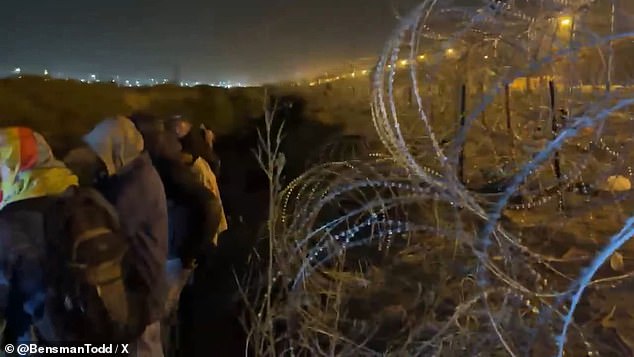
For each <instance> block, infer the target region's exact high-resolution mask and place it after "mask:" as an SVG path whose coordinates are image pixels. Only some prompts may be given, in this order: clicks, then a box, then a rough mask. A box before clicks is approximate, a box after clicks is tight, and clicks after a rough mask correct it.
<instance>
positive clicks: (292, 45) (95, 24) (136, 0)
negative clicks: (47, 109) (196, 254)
mask: <svg viewBox="0 0 634 357" xmlns="http://www.w3.org/2000/svg"><path fill="white" fill-rule="evenodd" d="M415 3H416V1H415V0H179V1H175V0H109V1H96V0H4V1H2V8H1V10H0V32H1V33H2V34H3V36H0V74H2V75H6V74H7V73H9V72H10V71H11V70H12V69H13V68H15V67H20V68H22V70H23V72H32V73H41V72H42V71H43V70H44V69H45V68H46V69H48V70H49V72H50V73H51V74H53V75H56V74H58V73H62V74H63V75H65V76H71V77H78V76H85V75H87V74H88V73H97V74H98V75H99V76H100V77H101V78H107V77H110V78H112V77H114V76H115V75H120V76H121V77H126V78H130V79H132V78H150V77H155V78H172V77H173V73H174V68H175V65H180V67H181V78H182V79H183V80H187V81H201V82H211V81H219V80H232V81H246V82H251V83H259V82H263V81H272V80H278V79H286V78H292V77H295V76H306V75H309V74H311V75H312V74H314V73H317V72H321V71H323V70H325V69H328V68H331V67H335V66H341V65H343V64H344V63H345V61H347V60H352V59H356V58H360V57H366V56H374V55H376V54H378V53H379V51H380V50H381V48H382V46H383V43H384V41H385V39H386V38H387V36H388V35H389V33H390V31H391V30H392V28H393V26H394V25H395V23H396V18H395V11H394V10H393V8H397V9H399V11H401V12H405V11H406V10H407V9H409V8H411V6H412V5H413V4H415Z"/></svg>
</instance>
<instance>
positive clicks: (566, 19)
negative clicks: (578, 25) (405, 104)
mask: <svg viewBox="0 0 634 357" xmlns="http://www.w3.org/2000/svg"><path fill="white" fill-rule="evenodd" d="M559 25H561V27H570V26H571V25H572V18H570V17H568V16H565V17H562V18H560V19H559Z"/></svg>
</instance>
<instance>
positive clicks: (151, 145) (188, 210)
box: [135, 122, 222, 267]
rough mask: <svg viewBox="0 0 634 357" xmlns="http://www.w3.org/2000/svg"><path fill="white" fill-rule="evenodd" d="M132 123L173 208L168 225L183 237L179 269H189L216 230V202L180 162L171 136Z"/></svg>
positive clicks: (178, 253) (217, 216)
mask: <svg viewBox="0 0 634 357" xmlns="http://www.w3.org/2000/svg"><path fill="white" fill-rule="evenodd" d="M135 124H136V125H137V128H138V129H139V130H140V131H141V134H142V135H143V138H144V141H145V147H146V150H147V151H148V153H149V154H150V156H151V158H152V163H153V164H154V167H155V168H156V170H157V171H158V173H159V175H160V177H161V180H162V181H163V186H164V187H165V194H166V196H167V199H168V201H171V202H173V204H174V206H175V209H173V210H170V219H171V220H172V222H171V223H170V226H172V227H178V230H179V231H180V233H179V237H182V238H183V241H182V243H181V244H178V245H177V246H176V247H177V249H178V251H177V252H176V255H177V256H178V257H180V259H181V261H182V263H183V266H185V267H190V266H191V264H192V263H193V261H194V260H195V259H196V258H198V257H199V255H200V254H201V252H202V251H203V249H204V247H205V245H210V244H211V239H212V237H213V236H214V235H215V233H216V232H217V231H218V226H219V224H220V215H221V212H222V208H221V205H220V200H219V198H218V197H215V196H214V194H213V193H212V192H210V191H209V190H208V189H207V188H206V187H205V186H204V185H203V184H202V183H201V182H199V181H198V180H197V178H196V176H195V175H194V173H193V172H192V171H191V168H190V167H188V166H187V165H185V164H184V163H183V162H182V161H181V145H180V144H179V142H178V138H177V137H176V135H175V134H173V133H171V132H167V131H164V130H157V129H152V128H156V127H153V126H151V125H140V124H139V123H138V122H135ZM172 213H173V214H172ZM172 218H174V219H172Z"/></svg>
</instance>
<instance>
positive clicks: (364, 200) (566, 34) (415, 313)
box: [244, 0, 634, 356]
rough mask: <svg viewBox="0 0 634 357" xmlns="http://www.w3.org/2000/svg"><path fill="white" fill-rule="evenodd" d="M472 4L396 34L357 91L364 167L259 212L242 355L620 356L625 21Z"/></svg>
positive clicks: (633, 100)
mask: <svg viewBox="0 0 634 357" xmlns="http://www.w3.org/2000/svg"><path fill="white" fill-rule="evenodd" d="M473 3H474V2H472V1H458V0H456V1H438V0H423V1H421V3H420V4H419V5H418V6H417V7H416V8H415V9H413V11H412V12H411V13H410V14H409V15H408V16H404V17H402V18H401V19H400V24H399V26H398V28H397V29H396V30H395V32H394V34H393V35H392V36H391V37H390V39H389V40H388V42H387V44H386V47H385V49H384V51H383V55H382V56H381V58H380V59H379V61H378V64H377V66H376V68H375V71H374V74H373V77H372V78H373V92H372V103H371V108H372V117H373V123H374V126H375V128H376V132H377V134H378V137H379V138H380V140H381V143H382V148H380V149H378V150H377V151H376V152H375V153H373V154H371V155H368V157H367V158H366V159H363V160H356V159H355V160H348V161H340V162H333V163H326V164H323V165H320V166H317V167H315V168H313V169H310V170H309V171H308V172H306V173H305V174H304V175H302V176H301V177H299V178H298V179H296V180H295V181H293V182H292V183H291V184H290V185H289V186H288V187H287V188H285V189H284V190H283V191H281V192H277V191H276V194H275V195H274V196H275V197H273V196H272V197H273V201H274V202H273V205H272V208H271V209H272V210H275V214H274V215H273V217H275V219H274V220H273V221H271V222H269V225H270V226H271V227H273V226H274V227H275V229H271V230H270V231H274V232H275V234H274V236H273V235H271V236H269V237H268V239H269V241H268V244H269V246H268V248H269V250H268V251H269V252H270V255H269V259H268V260H267V259H264V260H266V261H267V264H265V265H266V270H267V273H266V274H264V275H261V276H260V278H259V279H257V276H255V278H256V279H254V280H252V281H250V282H249V283H245V285H244V286H246V287H248V288H250V289H247V290H245V292H244V293H245V294H244V295H245V297H246V298H247V299H248V301H249V303H250V306H252V307H258V308H252V309H250V310H249V314H248V318H247V320H248V326H249V328H250V331H249V332H250V333H249V342H250V347H251V348H253V350H254V352H255V353H256V354H257V355H308V354H310V355H328V356H331V355H354V356H359V355H367V356H374V355H385V354H390V355H430V356H431V355H433V356H440V355H443V356H454V355H460V356H462V355H483V356H496V355H511V356H519V355H559V356H562V355H564V354H570V355H575V356H576V355H593V356H594V355H606V356H609V355H623V354H626V353H631V351H632V350H633V349H634V340H633V339H632V337H631V336H632V334H631V333H632V331H634V324H632V323H631V322H630V321H631V320H632V317H634V310H632V309H631V308H630V307H628V306H627V303H626V301H627V299H624V297H625V296H631V295H628V294H630V293H634V290H632V285H631V284H632V282H631V278H632V277H633V276H634V271H628V270H627V269H628V268H631V266H630V264H628V248H627V242H628V240H629V238H630V237H631V236H632V235H633V234H634V217H630V216H631V215H632V209H633V208H634V200H633V199H632V198H633V197H632V195H631V191H630V189H631V183H630V181H629V180H630V178H631V176H632V173H631V167H630V165H631V157H630V152H631V151H632V150H631V148H632V139H631V138H630V134H629V133H631V132H632V129H634V121H632V115H631V108H632V106H633V105H634V95H633V93H634V91H633V89H632V88H631V87H629V85H630V80H631V78H630V75H631V73H630V72H631V70H632V69H634V67H632V65H634V62H633V61H634V60H631V59H630V58H631V57H632V56H631V54H632V53H634V45H633V40H634V29H633V27H634V22H632V21H631V20H632V17H631V14H632V11H634V6H632V5H630V4H628V3H626V2H619V1H617V0H613V1H610V0H605V1H599V0H597V1H589V0H587V1H585V0H579V1H572V0H571V1H564V0H561V1H557V0H541V1H540V0H508V1H480V2H476V4H473ZM633 5H634V4H633ZM402 88H406V92H407V95H406V96H402V95H400V94H399V93H401V92H402V90H401V89H402ZM268 135H269V137H276V133H268ZM264 141H266V140H264ZM274 141H275V140H274ZM269 149H270V148H264V150H265V151H267V150H269ZM272 151H274V152H276V150H272ZM269 159H270V160H273V161H276V160H277V161H279V159H278V158H276V157H275V155H269ZM264 166H266V165H264ZM276 170H279V168H278V169H276ZM276 173H277V174H279V171H276ZM272 187H274V188H276V189H279V186H278V185H276V184H273V185H272ZM608 261H609V264H606V262H608ZM252 278H253V277H252ZM254 286H255V287H256V288H253V287H254ZM257 287H259V289H258V288H257Z"/></svg>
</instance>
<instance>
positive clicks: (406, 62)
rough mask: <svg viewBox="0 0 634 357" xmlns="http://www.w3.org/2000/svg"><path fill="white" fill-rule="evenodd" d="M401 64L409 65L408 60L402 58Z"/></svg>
mask: <svg viewBox="0 0 634 357" xmlns="http://www.w3.org/2000/svg"><path fill="white" fill-rule="evenodd" d="M399 63H400V64H401V66H407V64H408V63H409V61H408V60H401V62H399Z"/></svg>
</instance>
